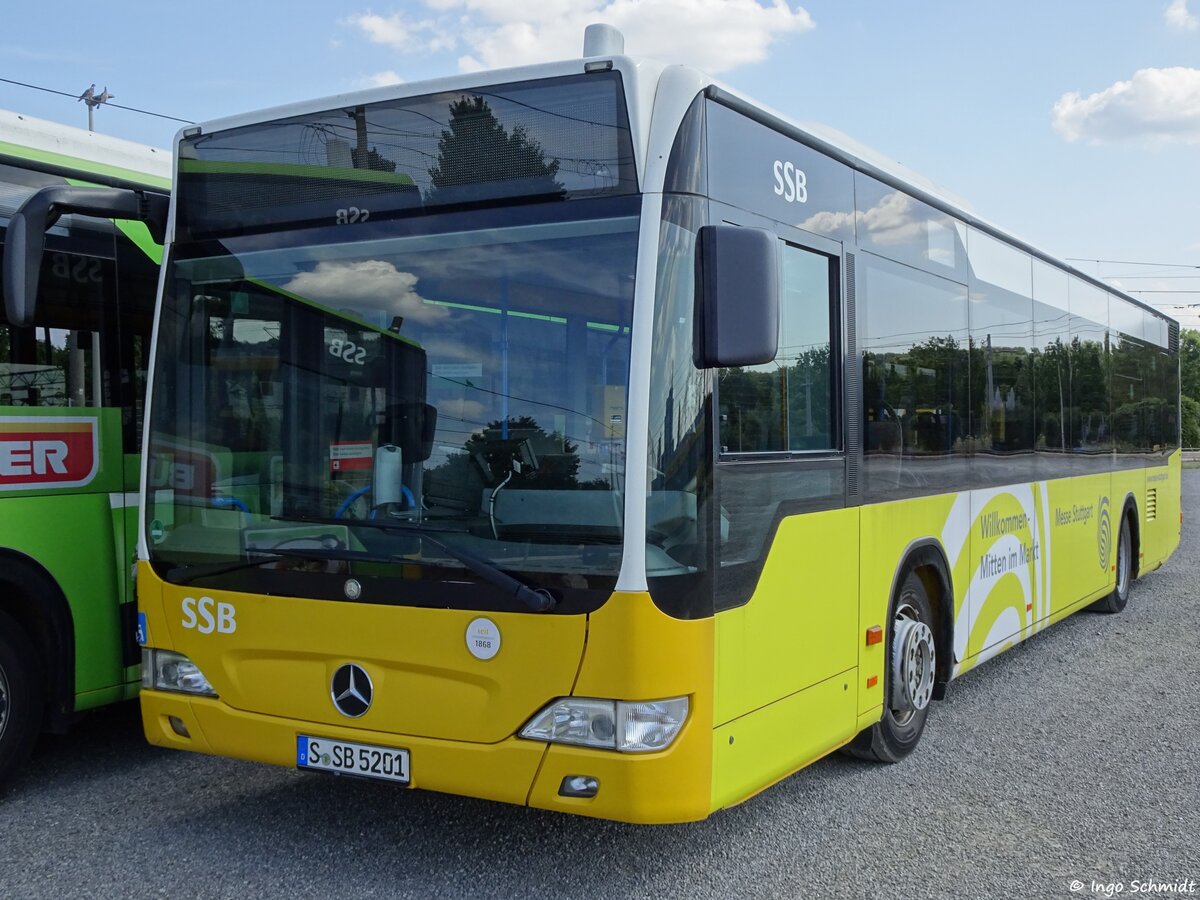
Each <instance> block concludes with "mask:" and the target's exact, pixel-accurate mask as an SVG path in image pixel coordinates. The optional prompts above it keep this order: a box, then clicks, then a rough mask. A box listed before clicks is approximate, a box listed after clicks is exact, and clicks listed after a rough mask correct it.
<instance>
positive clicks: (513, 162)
mask: <svg viewBox="0 0 1200 900" xmlns="http://www.w3.org/2000/svg"><path fill="white" fill-rule="evenodd" d="M557 175H558V160H552V161H550V162H547V161H546V156H545V153H543V152H542V145H541V144H539V143H538V142H537V141H536V140H534V139H533V138H531V137H529V135H528V133H527V132H526V130H525V127H524V126H522V125H514V126H513V128H512V131H511V132H510V131H507V130H505V128H504V126H503V125H501V124H500V122H499V121H498V120H497V119H496V115H495V113H493V112H492V109H491V107H490V106H488V104H487V101H486V100H484V99H483V98H482V97H469V98H468V97H463V98H462V99H460V100H456V101H455V102H453V103H451V104H450V120H449V122H448V123H447V127H446V128H445V129H443V130H442V136H441V138H440V139H439V140H438V158H437V163H436V164H435V165H434V166H433V168H432V169H430V170H429V176H430V178H431V179H432V181H433V186H432V187H431V188H430V189H429V192H428V193H427V194H426V196H425V202H426V203H428V204H441V203H462V202H470V201H473V200H484V199H489V198H491V197H494V196H501V195H511V194H512V193H513V184H512V183H513V182H522V183H523V184H522V189H521V191H520V193H522V194H551V195H558V196H560V197H561V196H563V195H564V194H565V190H564V188H563V185H562V183H561V182H559V181H558V178H557ZM489 183H491V184H493V185H494V187H493V188H492V189H491V190H489V189H487V188H486V187H484V188H481V186H482V185H487V184H489Z"/></svg>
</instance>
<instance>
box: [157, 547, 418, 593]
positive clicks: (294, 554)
mask: <svg viewBox="0 0 1200 900" xmlns="http://www.w3.org/2000/svg"><path fill="white" fill-rule="evenodd" d="M249 553H253V554H254V558H251V557H250V556H249V554H247V557H246V558H245V559H239V560H237V561H235V562H227V563H212V564H211V565H204V564H202V563H197V564H192V565H180V566H176V567H175V568H173V569H168V570H167V581H169V582H171V583H172V584H191V583H192V582H193V581H195V580H196V579H197V578H204V577H205V576H208V575H224V574H225V573H226V572H236V571H238V569H253V568H254V567H255V566H265V565H266V564H267V563H273V562H279V561H280V560H284V559H310V560H311V559H316V560H321V561H322V562H324V561H327V560H338V561H343V560H344V561H348V562H377V563H389V562H395V561H396V560H395V559H394V558H389V557H380V556H376V555H374V554H371V553H363V552H361V551H357V550H340V549H325V548H319V547H312V548H309V549H306V550H278V549H276V550H250V551H249Z"/></svg>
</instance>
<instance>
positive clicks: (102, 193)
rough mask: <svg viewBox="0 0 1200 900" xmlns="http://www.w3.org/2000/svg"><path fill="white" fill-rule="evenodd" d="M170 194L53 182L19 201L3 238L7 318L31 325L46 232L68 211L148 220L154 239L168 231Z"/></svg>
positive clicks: (12, 322) (13, 321) (98, 216)
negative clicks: (74, 185)
mask: <svg viewBox="0 0 1200 900" xmlns="http://www.w3.org/2000/svg"><path fill="white" fill-rule="evenodd" d="M169 205H170V198H169V197H168V196H167V195H166V194H158V193H154V192H152V191H133V190H127V189H125V188H90V187H67V186H65V185H52V186H51V187H45V188H42V189H41V190H40V191H38V192H37V193H36V194H34V195H33V196H31V197H30V198H29V199H28V200H26V201H25V202H24V203H22V204H21V208H20V209H18V210H17V211H16V212H15V213H14V214H13V217H12V218H11V219H10V220H9V223H8V231H7V232H6V234H5V238H4V307H5V312H6V313H7V314H8V321H9V322H10V323H11V324H13V325H17V326H26V325H32V324H33V320H34V318H35V317H36V316H37V296H38V276H39V274H40V273H41V268H42V252H43V250H44V249H45V246H46V231H47V230H48V229H49V228H51V227H53V225H54V223H55V222H57V221H58V220H59V218H60V217H61V216H63V215H65V214H66V213H78V214H80V215H85V216H94V217H95V218H98V219H134V220H137V221H141V222H145V223H146V225H147V226H148V227H149V229H150V234H151V236H152V237H153V238H154V240H156V241H158V242H159V243H162V241H163V239H164V236H165V234H166V227H167V210H168V208H169Z"/></svg>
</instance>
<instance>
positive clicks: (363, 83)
mask: <svg viewBox="0 0 1200 900" xmlns="http://www.w3.org/2000/svg"><path fill="white" fill-rule="evenodd" d="M403 81H404V79H403V78H401V77H400V75H399V73H398V72H397V71H396V70H395V69H384V70H383V71H382V72H375V73H373V74H371V75H363V76H362V77H361V78H359V79H358V80H357V82H356V83H357V86H358V87H363V88H372V87H385V86H386V85H389V84H401V83H403Z"/></svg>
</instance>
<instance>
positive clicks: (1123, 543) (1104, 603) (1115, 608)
mask: <svg viewBox="0 0 1200 900" xmlns="http://www.w3.org/2000/svg"><path fill="white" fill-rule="evenodd" d="M1132 592H1133V532H1132V530H1131V529H1130V527H1129V516H1128V515H1123V516H1121V531H1120V533H1119V534H1118V535H1117V583H1116V585H1115V586H1114V587H1113V590H1112V593H1111V594H1109V595H1108V596H1107V597H1104V598H1102V599H1100V600H1097V601H1096V602H1095V603H1093V604H1092V609H1094V610H1095V611H1096V612H1102V613H1119V612H1120V611H1121V610H1123V609H1124V608H1125V606H1126V605H1127V604H1128V603H1129V595H1130V594H1131V593H1132Z"/></svg>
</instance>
